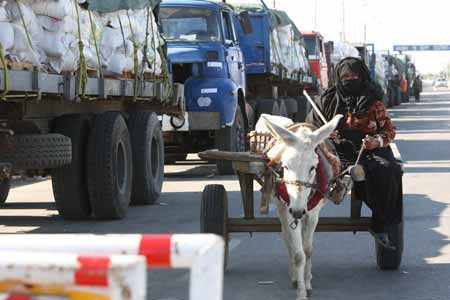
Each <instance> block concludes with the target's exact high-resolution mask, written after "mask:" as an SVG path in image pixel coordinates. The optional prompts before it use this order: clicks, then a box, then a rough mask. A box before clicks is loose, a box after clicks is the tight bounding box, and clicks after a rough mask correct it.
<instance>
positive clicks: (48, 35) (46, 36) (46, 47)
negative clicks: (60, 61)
mask: <svg viewBox="0 0 450 300" xmlns="http://www.w3.org/2000/svg"><path fill="white" fill-rule="evenodd" d="M39 47H40V48H41V49H42V50H43V51H44V52H45V54H46V55H47V56H49V57H55V58H61V57H62V56H64V55H65V52H66V51H67V48H66V47H65V45H64V34H63V33H61V32H49V31H44V32H43V34H42V38H41V40H40V41H39Z"/></svg>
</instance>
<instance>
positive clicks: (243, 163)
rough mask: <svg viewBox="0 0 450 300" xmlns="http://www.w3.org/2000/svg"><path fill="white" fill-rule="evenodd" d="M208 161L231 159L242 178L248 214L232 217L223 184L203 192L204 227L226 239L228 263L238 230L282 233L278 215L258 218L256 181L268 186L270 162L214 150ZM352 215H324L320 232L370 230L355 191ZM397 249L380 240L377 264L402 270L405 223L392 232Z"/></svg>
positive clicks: (207, 153) (208, 153)
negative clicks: (232, 235)
mask: <svg viewBox="0 0 450 300" xmlns="http://www.w3.org/2000/svg"><path fill="white" fill-rule="evenodd" d="M199 156H200V158H202V159H205V160H228V161H231V162H232V165H233V168H234V170H235V171H236V174H237V176H238V178H239V184H240V189H241V194H242V204H243V208H244V216H243V217H242V218H230V217H229V215H228V197H227V192H226V190H225V187H224V186H223V185H218V184H212V185H207V186H206V187H205V188H204V190H203V194H202V202H201V216H200V227H201V231H202V232H204V233H215V234H218V235H221V236H222V237H223V238H224V240H225V241H226V248H225V249H226V250H225V262H227V260H228V242H229V240H230V234H231V233H236V232H249V233H253V232H281V224H280V221H279V219H278V218H273V217H255V199H254V182H257V183H258V184H260V185H261V186H263V185H264V174H265V173H266V168H267V161H266V159H265V157H264V156H263V155H258V154H253V153H236V152H223V151H217V150H210V151H205V152H202V153H199ZM350 207H351V209H350V217H340V218H331V217H327V218H325V217H322V218H320V221H319V224H318V226H317V230H316V231H318V232H354V233H356V232H364V231H369V227H370V218H367V217H361V207H362V201H361V200H360V199H357V197H356V196H355V193H352V196H351V206H350ZM388 234H389V239H390V241H391V242H392V243H393V244H394V245H396V247H395V249H388V248H385V247H383V246H381V245H380V243H378V242H376V243H375V245H376V255H377V264H378V266H379V267H380V269H385V270H390V269H391V270H392V269H398V267H399V266H400V263H401V257H402V252H403V224H400V225H398V226H393V228H391V229H390V230H389V232H388Z"/></svg>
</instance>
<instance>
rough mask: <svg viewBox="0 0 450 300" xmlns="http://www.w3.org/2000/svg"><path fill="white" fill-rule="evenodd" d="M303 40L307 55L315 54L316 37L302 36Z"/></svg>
mask: <svg viewBox="0 0 450 300" xmlns="http://www.w3.org/2000/svg"><path fill="white" fill-rule="evenodd" d="M303 38H304V40H305V46H306V50H307V51H308V55H316V54H317V53H316V49H317V48H316V39H315V38H314V37H303Z"/></svg>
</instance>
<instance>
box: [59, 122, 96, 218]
mask: <svg viewBox="0 0 450 300" xmlns="http://www.w3.org/2000/svg"><path fill="white" fill-rule="evenodd" d="M90 130H91V120H90V118H89V117H88V116H83V115H70V116H63V117H60V118H58V119H56V120H55V123H54V126H53V131H54V132H55V133H60V134H63V135H65V136H67V137H69V138H70V139H71V141H72V162H71V163H70V164H69V165H65V166H63V167H61V168H57V169H54V170H52V186H53V195H54V198H55V203H56V207H57V209H58V212H59V215H60V216H61V217H62V218H64V219H68V220H84V219H88V218H89V217H90V216H91V214H92V208H91V204H90V202H89V193H88V188H87V181H86V176H85V174H86V156H87V141H88V137H89V132H90Z"/></svg>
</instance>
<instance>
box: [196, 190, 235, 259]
mask: <svg viewBox="0 0 450 300" xmlns="http://www.w3.org/2000/svg"><path fill="white" fill-rule="evenodd" d="M227 223H228V197H227V192H226V190H225V187H224V186H223V185H221V184H208V185H207V186H205V188H204V190H203V193H202V203H201V211H200V232H202V233H213V234H217V235H219V236H221V237H222V238H223V240H224V241H225V252H224V254H225V257H224V268H226V266H227V262H228V230H227Z"/></svg>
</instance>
